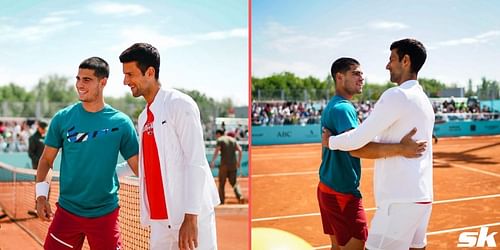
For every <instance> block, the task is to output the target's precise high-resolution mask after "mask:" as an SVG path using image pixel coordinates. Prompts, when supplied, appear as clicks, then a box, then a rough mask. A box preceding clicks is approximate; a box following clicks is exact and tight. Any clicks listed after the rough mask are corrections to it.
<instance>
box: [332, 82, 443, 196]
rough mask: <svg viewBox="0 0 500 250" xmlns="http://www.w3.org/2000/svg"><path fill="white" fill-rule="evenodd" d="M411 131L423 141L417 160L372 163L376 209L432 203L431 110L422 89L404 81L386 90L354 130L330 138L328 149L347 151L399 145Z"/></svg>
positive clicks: (432, 124)
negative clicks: (372, 145) (373, 144)
mask: <svg viewBox="0 0 500 250" xmlns="http://www.w3.org/2000/svg"><path fill="white" fill-rule="evenodd" d="M412 128H417V133H416V134H415V135H414V136H413V137H412V138H413V139H414V140H426V141H427V149H426V150H425V151H424V152H423V154H422V156H421V157H418V158H405V157H403V156H394V157H387V158H380V159H376V160H375V172H374V183H373V185H374V195H375V202H376V204H377V206H379V205H381V204H382V203H393V202H419V201H432V200H433V187H432V131H433V128H434V110H433V108H432V104H431V102H430V101H429V98H428V97H427V96H426V95H425V92H424V91H423V89H422V86H420V84H419V83H418V82H417V81H416V80H408V81H406V82H404V83H403V84H401V85H400V86H397V87H393V88H390V89H388V90H386V91H385V92H384V93H383V94H382V96H381V97H380V99H379V100H378V102H377V103H376V104H375V108H374V109H373V111H372V112H371V113H370V115H369V116H368V118H367V119H366V120H365V121H363V123H361V125H360V126H359V127H358V128H356V129H353V130H350V131H349V132H346V133H343V134H340V135H337V136H335V137H330V140H329V141H330V149H332V150H337V149H339V150H343V151H351V150H355V149H358V148H361V147H363V146H364V145H366V144H367V143H369V142H370V141H371V140H374V139H375V141H377V142H381V143H399V141H400V140H401V138H402V137H403V136H404V135H406V134H407V133H408V132H410V130H411V129H412Z"/></svg>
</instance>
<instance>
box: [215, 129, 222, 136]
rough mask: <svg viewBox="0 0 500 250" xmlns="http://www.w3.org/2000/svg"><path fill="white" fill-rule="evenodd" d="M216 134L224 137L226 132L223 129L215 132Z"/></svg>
mask: <svg viewBox="0 0 500 250" xmlns="http://www.w3.org/2000/svg"><path fill="white" fill-rule="evenodd" d="M215 134H220V135H224V130H222V129H217V130H216V131H215Z"/></svg>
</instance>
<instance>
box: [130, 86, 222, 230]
mask: <svg viewBox="0 0 500 250" xmlns="http://www.w3.org/2000/svg"><path fill="white" fill-rule="evenodd" d="M150 109H151V112H152V113H153V115H154V122H153V129H154V135H155V140H156V145H157V147H158V156H159V158H160V166H161V176H162V180H163V187H164V189H165V190H164V193H165V201H166V203H167V213H168V222H169V226H172V228H173V229H178V228H180V226H181V224H182V222H183V220H184V214H186V213H189V214H197V215H198V217H203V216H204V215H207V214H209V213H211V212H213V211H214V207H215V206H217V205H218V204H220V199H219V194H218V192H217V187H216V186H215V182H214V178H213V176H212V173H211V171H210V167H209V165H208V162H207V159H206V155H205V144H204V141H203V130H202V127H201V121H200V111H199V109H198V106H197V105H196V103H195V102H194V100H193V99H192V98H191V97H189V96H188V95H186V94H183V93H181V92H180V91H177V90H174V89H168V90H167V89H160V90H159V91H158V93H157V94H156V97H155V99H154V101H153V103H152V104H151V106H150ZM146 119H147V112H146V108H145V109H144V110H143V111H142V113H141V114H140V115H139V121H138V131H139V137H140V142H141V143H140V146H139V152H140V153H139V180H140V182H139V183H140V184H139V197H140V208H141V224H142V225H144V226H145V225H149V224H150V221H151V219H150V213H149V202H148V198H147V195H146V192H145V186H144V183H145V182H144V160H143V158H142V155H143V154H142V150H143V148H142V130H143V128H144V124H145V123H146Z"/></svg>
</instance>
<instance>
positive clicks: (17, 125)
mask: <svg viewBox="0 0 500 250" xmlns="http://www.w3.org/2000/svg"><path fill="white" fill-rule="evenodd" d="M36 126H37V125H36V122H34V121H33V120H25V121H1V120H0V152H24V151H27V150H28V141H29V138H30V136H31V135H32V134H34V133H35V132H36Z"/></svg>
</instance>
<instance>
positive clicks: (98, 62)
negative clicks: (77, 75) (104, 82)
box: [78, 56, 109, 79]
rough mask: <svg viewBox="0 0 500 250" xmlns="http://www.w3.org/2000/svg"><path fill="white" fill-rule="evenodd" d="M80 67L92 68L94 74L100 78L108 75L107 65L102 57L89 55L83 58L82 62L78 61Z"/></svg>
mask: <svg viewBox="0 0 500 250" xmlns="http://www.w3.org/2000/svg"><path fill="white" fill-rule="evenodd" d="M78 68H80V69H91V70H94V75H95V76H96V77H97V78H99V79H102V78H104V77H106V78H107V77H108V76H109V65H108V63H107V62H106V61H104V59H102V58H100V57H96V56H94V57H91V58H87V59H85V60H84V61H83V62H82V63H80V66H79V67H78Z"/></svg>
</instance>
